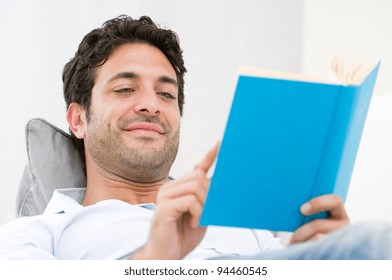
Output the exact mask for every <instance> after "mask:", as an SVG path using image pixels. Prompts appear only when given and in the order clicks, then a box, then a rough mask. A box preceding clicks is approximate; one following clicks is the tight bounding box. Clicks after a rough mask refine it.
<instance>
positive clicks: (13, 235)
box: [0, 188, 282, 259]
mask: <svg viewBox="0 0 392 280" xmlns="http://www.w3.org/2000/svg"><path fill="white" fill-rule="evenodd" d="M65 193H66V194H67V195H65ZM84 194H85V189H80V188H77V189H62V190H56V191H55V192H54V194H53V197H52V199H51V200H50V202H49V204H48V206H47V208H46V210H45V212H44V213H43V214H42V215H38V216H33V217H23V218H19V219H16V220H14V221H12V222H9V223H7V224H5V225H3V226H2V227H0V259H124V258H128V257H129V256H132V255H133V254H134V253H135V252H136V251H137V250H138V249H139V248H140V247H142V246H143V245H144V244H145V243H146V242H147V238H148V236H149V230H150V223H151V219H152V217H153V215H154V211H155V208H156V207H155V204H141V205H132V204H128V203H126V202H123V201H121V200H116V199H110V200H104V201H101V202H98V203H96V204H94V205H91V206H87V207H83V206H82V205H81V201H82V199H83V197H84ZM280 248H282V246H281V245H280V243H279V238H274V237H273V235H272V234H271V233H270V232H269V231H264V230H250V229H240V228H228V227H212V226H211V227H209V228H208V229H207V232H206V235H205V236H204V238H203V240H202V241H201V243H200V244H199V245H198V246H197V247H196V248H195V249H194V250H193V251H192V252H190V253H189V254H188V255H187V256H186V257H185V259H208V258H214V257H222V256H224V255H253V254H256V253H260V252H268V251H271V250H275V249H280Z"/></svg>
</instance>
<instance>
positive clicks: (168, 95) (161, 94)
mask: <svg viewBox="0 0 392 280" xmlns="http://www.w3.org/2000/svg"><path fill="white" fill-rule="evenodd" d="M158 94H159V95H160V96H162V97H164V98H166V99H173V100H174V99H176V97H175V96H174V95H173V94H171V93H169V92H158Z"/></svg>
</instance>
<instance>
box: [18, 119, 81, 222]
mask: <svg viewBox="0 0 392 280" xmlns="http://www.w3.org/2000/svg"><path fill="white" fill-rule="evenodd" d="M26 146H27V156H28V164H27V166H26V168H25V170H24V173H23V177H22V181H21V183H20V186H19V190H18V194H17V205H16V207H17V209H16V211H17V215H18V217H21V216H33V215H38V214H42V213H43V211H44V210H45V208H46V205H47V204H48V202H49V200H50V198H51V197H52V194H53V191H54V190H55V189H61V188H74V187H85V186H86V176H85V173H84V171H83V162H82V160H81V158H80V156H79V152H78V150H77V149H76V148H75V146H74V144H73V141H72V139H71V136H70V135H69V134H67V133H65V132H64V131H62V130H61V129H59V128H57V127H55V126H54V125H52V124H50V123H49V122H47V121H45V120H43V119H32V120H30V121H29V122H28V123H27V125H26Z"/></svg>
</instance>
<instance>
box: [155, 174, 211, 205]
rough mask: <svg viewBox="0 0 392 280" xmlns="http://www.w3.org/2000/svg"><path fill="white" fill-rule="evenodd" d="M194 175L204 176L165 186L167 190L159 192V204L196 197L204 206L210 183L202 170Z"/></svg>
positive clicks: (163, 189)
mask: <svg viewBox="0 0 392 280" xmlns="http://www.w3.org/2000/svg"><path fill="white" fill-rule="evenodd" d="M193 173H199V174H203V175H194V176H193V177H192V178H191V179H189V180H186V181H181V182H178V183H176V182H173V183H172V184H171V185H170V186H165V188H162V189H161V190H160V191H159V194H158V197H157V203H162V201H164V200H168V199H174V198H177V197H181V196H185V195H194V196H196V197H197V199H198V200H199V202H200V203H202V204H204V201H205V199H206V197H207V191H208V186H209V184H210V181H209V180H208V179H207V177H206V176H205V173H204V172H203V171H201V170H194V171H193Z"/></svg>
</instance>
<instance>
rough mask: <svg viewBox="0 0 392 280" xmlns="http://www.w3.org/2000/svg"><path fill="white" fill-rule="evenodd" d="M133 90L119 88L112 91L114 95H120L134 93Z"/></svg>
mask: <svg viewBox="0 0 392 280" xmlns="http://www.w3.org/2000/svg"><path fill="white" fill-rule="evenodd" d="M134 91H135V90H134V89H132V88H120V89H116V90H114V92H115V93H120V94H129V93H132V92H134Z"/></svg>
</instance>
